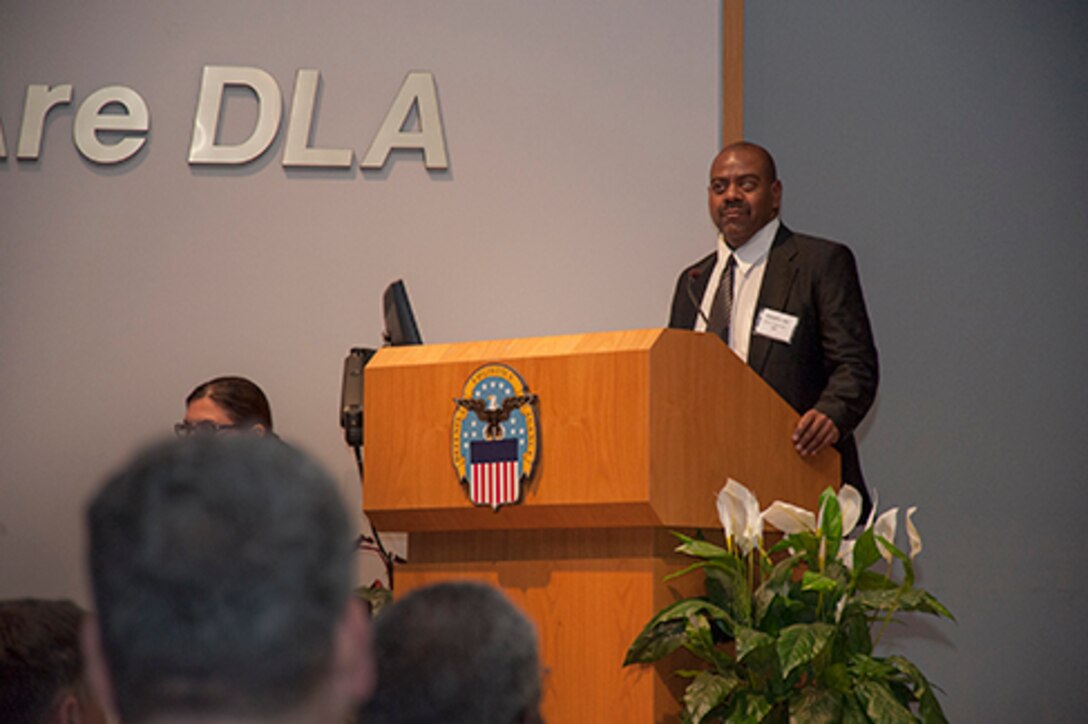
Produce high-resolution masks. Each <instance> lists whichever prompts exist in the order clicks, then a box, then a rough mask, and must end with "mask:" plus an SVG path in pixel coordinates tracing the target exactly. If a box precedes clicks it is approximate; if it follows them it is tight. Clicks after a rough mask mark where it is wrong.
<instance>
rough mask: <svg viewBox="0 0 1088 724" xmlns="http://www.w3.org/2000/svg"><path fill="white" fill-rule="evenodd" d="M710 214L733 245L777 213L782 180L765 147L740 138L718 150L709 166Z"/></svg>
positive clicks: (780, 201)
mask: <svg viewBox="0 0 1088 724" xmlns="http://www.w3.org/2000/svg"><path fill="white" fill-rule="evenodd" d="M707 204H708V207H709V209H710V218H711V220H712V221H713V222H714V225H715V226H717V227H718V230H719V231H721V232H722V235H723V236H725V241H726V243H727V244H729V246H731V247H732V248H734V249H737V248H739V247H741V246H743V245H744V244H745V243H747V241H748V240H749V239H751V238H752V236H753V235H754V234H755V233H756V232H757V231H759V230H760V229H762V228H763V227H764V226H766V225H767V222H769V221H770V220H771V219H773V218H774V217H776V216H778V209H779V207H780V206H781V204H782V183H781V182H780V181H779V180H778V172H777V171H776V170H775V165H774V159H773V158H771V154H770V153H768V152H767V149H765V148H763V147H762V146H757V145H756V144H754V143H747V142H744V141H741V142H739V143H733V144H730V145H728V146H726V147H725V148H723V149H722V150H721V152H720V153H719V154H718V155H717V156H716V157H715V158H714V163H712V164H711V166H710V186H709V187H708V188H707Z"/></svg>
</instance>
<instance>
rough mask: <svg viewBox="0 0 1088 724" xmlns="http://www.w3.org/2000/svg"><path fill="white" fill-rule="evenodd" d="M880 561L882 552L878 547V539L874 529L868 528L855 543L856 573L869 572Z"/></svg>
mask: <svg viewBox="0 0 1088 724" xmlns="http://www.w3.org/2000/svg"><path fill="white" fill-rule="evenodd" d="M879 560H880V551H879V550H878V549H877V547H876V538H875V534H874V533H873V529H872V528H866V529H865V530H864V531H862V532H861V535H859V536H858V537H857V540H856V541H854V573H855V574H858V573H861V572H862V571H865V570H868V568H869V567H870V566H872V565H873V564H874V563H876V562H877V561H879Z"/></svg>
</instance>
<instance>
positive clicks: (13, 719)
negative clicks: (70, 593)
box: [0, 598, 106, 724]
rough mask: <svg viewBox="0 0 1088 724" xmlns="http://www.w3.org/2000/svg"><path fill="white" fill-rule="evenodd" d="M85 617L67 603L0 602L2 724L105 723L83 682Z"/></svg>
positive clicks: (62, 601) (80, 609) (38, 599)
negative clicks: (81, 639)
mask: <svg viewBox="0 0 1088 724" xmlns="http://www.w3.org/2000/svg"><path fill="white" fill-rule="evenodd" d="M84 616H85V613H84V611H83V609H82V608H80V607H79V606H77V605H76V604H74V603H72V602H71V601H67V600H56V601H51V600H45V599H40V598H22V599H18V600H12V601H0V722H4V724H76V723H77V722H80V723H82V724H105V721H106V716H105V713H104V712H103V711H102V710H101V708H99V706H98V703H97V701H95V698H94V697H93V696H92V695H91V692H90V687H88V686H87V682H86V679H85V677H84V671H83V657H82V655H81V654H80V649H79V629H80V625H81V622H82V621H83V617H84Z"/></svg>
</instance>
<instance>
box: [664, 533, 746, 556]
mask: <svg viewBox="0 0 1088 724" xmlns="http://www.w3.org/2000/svg"><path fill="white" fill-rule="evenodd" d="M676 552H677V553H683V554H684V555H688V556H694V557H695V558H732V557H734V556H733V555H732V554H730V553H729V551H727V550H726V549H724V548H722V547H721V546H716V545H714V544H713V543H710V542H708V541H705V540H693V539H690V538H689V539H688V540H686V541H684V542H683V543H681V544H680V545H678V546H676Z"/></svg>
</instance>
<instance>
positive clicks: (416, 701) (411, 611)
mask: <svg viewBox="0 0 1088 724" xmlns="http://www.w3.org/2000/svg"><path fill="white" fill-rule="evenodd" d="M374 647H375V655H376V657H377V662H378V685H377V688H376V689H375V692H374V697H373V698H372V699H371V700H370V702H369V703H368V704H367V705H366V706H365V707H364V708H363V710H362V716H361V718H360V722H362V724H425V723H426V722H442V723H443V724H538V723H539V722H541V718H540V694H541V676H540V662H539V657H538V653H537V640H536V631H535V629H534V628H533V624H532V623H530V621H529V619H527V618H526V617H525V615H524V614H522V613H521V612H520V611H518V609H516V608H515V607H514V606H513V604H511V603H510V601H509V600H508V599H507V598H506V596H504V595H503V594H502V593H501V592H500V591H499V590H497V589H495V588H493V587H491V586H488V585H485V584H483V583H475V582H469V581H458V582H450V583H438V584H434V585H431V586H427V587H425V588H420V589H417V590H415V591H412V592H411V593H409V594H408V595H407V596H405V597H404V598H402V599H400V600H398V601H396V602H394V603H393V604H392V605H391V606H390V607H389V608H388V609H387V610H384V611H382V613H381V614H380V615H379V616H378V617H377V618H376V619H375V625H374Z"/></svg>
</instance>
